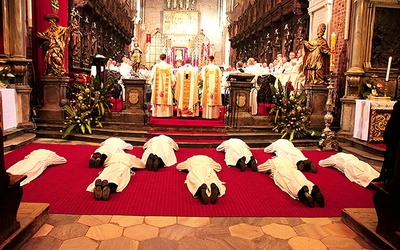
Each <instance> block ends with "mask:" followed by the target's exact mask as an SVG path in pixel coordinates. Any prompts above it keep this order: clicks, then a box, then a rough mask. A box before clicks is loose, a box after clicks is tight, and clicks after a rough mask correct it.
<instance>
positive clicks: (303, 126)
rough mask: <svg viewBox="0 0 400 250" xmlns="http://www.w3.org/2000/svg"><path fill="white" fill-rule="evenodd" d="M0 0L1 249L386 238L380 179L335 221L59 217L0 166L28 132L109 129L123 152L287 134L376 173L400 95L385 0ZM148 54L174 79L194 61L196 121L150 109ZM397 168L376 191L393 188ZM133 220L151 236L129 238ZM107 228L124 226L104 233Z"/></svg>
mask: <svg viewBox="0 0 400 250" xmlns="http://www.w3.org/2000/svg"><path fill="white" fill-rule="evenodd" d="M0 6H1V12H0V13H1V20H2V22H1V28H0V34H1V39H0V92H1V95H0V96H1V102H0V103H1V109H0V110H1V116H0V119H1V126H2V133H3V136H2V138H3V145H4V146H3V147H2V148H3V149H2V150H3V151H2V154H1V155H2V157H3V158H2V160H0V165H1V166H0V197H1V200H2V201H1V202H0V210H1V211H0V213H1V214H2V215H4V214H6V215H7V216H10V214H11V216H10V217H11V219H8V218H7V219H3V218H5V217H2V219H0V222H1V225H0V231H3V232H4V233H0V249H41V248H47V249H65V248H73V247H76V248H77V249H83V248H90V249H100V248H102V249H107V248H111V247H115V246H118V247H121V248H129V249H149V248H157V249H159V248H164V247H165V248H170V249H178V248H180V249H187V248H189V247H194V248H196V249H203V248H205V247H209V248H212V249H221V248H222V249H243V248H249V249H253V248H254V249H261V248H271V249H310V248H309V247H310V246H311V245H310V244H315V245H314V246H315V249H344V248H357V249H371V248H372V249H398V248H400V238H399V234H398V232H399V224H400V223H399V221H400V220H399V218H398V215H396V213H395V211H398V210H397V206H399V204H398V200H399V196H398V195H399V193H398V192H399V191H398V190H400V189H395V188H392V189H389V188H388V187H387V186H385V185H384V184H376V185H375V186H374V187H373V189H374V190H376V194H374V195H373V198H372V196H371V199H373V203H374V205H375V208H370V210H366V208H363V209H361V208H349V209H348V210H346V209H347V208H343V215H342V217H329V216H326V217H311V218H309V217H303V218H298V217H279V218H278V217H212V216H210V217H207V216H205V217H197V216H196V217H195V216H192V217H180V216H176V217H168V216H139V215H129V216H128V215H127V216H126V217H124V216H119V215H95V214H89V215H82V214H73V215H66V214H52V213H50V214H49V211H48V210H49V209H48V206H46V205H43V204H40V203H37V204H36V203H29V202H22V203H21V198H22V188H21V187H20V186H19V185H20V182H21V181H22V180H23V178H24V177H22V176H19V177H18V176H13V175H10V174H8V173H7V172H6V169H7V168H8V167H9V166H5V164H4V159H6V160H7V154H8V153H10V152H12V151H14V150H17V149H18V148H21V147H23V146H24V145H27V144H29V143H32V142H33V143H35V142H36V143H49V144H65V145H99V143H101V142H102V141H104V140H105V139H107V138H110V137H120V138H123V139H124V140H125V141H127V142H128V143H130V144H132V145H133V146H135V147H136V146H143V144H144V143H146V142H147V141H148V140H149V138H150V137H152V136H155V135H157V133H165V134H168V135H169V136H171V137H172V138H173V139H174V140H176V141H179V147H181V148H194V149H196V150H202V149H206V148H216V147H217V146H218V145H219V144H220V142H221V141H224V140H228V139H230V138H239V139H242V140H244V141H245V142H246V143H247V144H248V145H249V146H250V147H251V148H254V149H261V148H263V147H265V146H266V145H268V144H271V143H273V142H274V141H276V140H278V139H281V138H286V139H289V138H290V141H292V142H293V144H294V145H296V147H299V148H302V149H315V150H319V151H334V152H339V151H340V152H346V153H349V154H353V155H356V156H357V157H358V158H359V159H361V160H363V161H365V162H367V163H368V164H370V165H371V166H372V167H373V168H374V169H375V170H376V171H378V172H381V171H382V164H383V163H384V161H385V160H386V155H387V152H386V151H388V150H386V149H387V148H386V147H387V141H386V140H384V139H385V138H384V137H385V129H386V125H387V124H388V122H389V120H390V119H392V120H395V119H397V120H398V118H397V116H396V117H394V115H393V114H394V112H393V113H392V111H393V110H394V108H393V107H394V105H395V104H396V102H397V101H398V99H399V98H400V93H399V92H398V88H399V76H400V71H399V65H400V46H399V45H398V44H397V42H398V41H400V39H398V38H396V37H398V36H399V34H400V32H399V27H398V26H396V25H393V23H398V22H397V21H396V20H397V18H400V15H399V14H400V8H399V6H400V3H399V2H397V1H389V0H379V1H378V0H360V1H351V0H213V1H205V0H153V1H146V0H68V1H59V0H13V1H10V0H8V1H1V3H0ZM160 55H164V56H165V60H162V61H164V62H165V63H166V64H167V65H168V67H170V68H171V72H172V74H173V75H175V77H176V76H177V75H178V72H179V69H180V68H181V67H184V66H186V65H190V67H193V68H195V69H196V70H197V72H198V77H199V78H197V76H196V78H195V79H196V84H195V85H196V95H195V96H196V99H195V100H196V101H197V102H198V104H197V103H196V105H198V106H196V108H197V109H199V110H200V112H199V110H197V116H199V117H190V118H188V119H187V118H186V117H185V118H183V117H179V114H180V113H182V110H181V107H180V106H179V105H180V101H179V100H177V99H171V102H172V103H171V104H169V105H170V106H171V113H172V115H171V116H170V117H167V118H165V117H161V118H160V117H157V115H155V114H157V113H156V112H155V111H154V110H155V109H156V103H155V102H154V99H153V94H154V93H153V92H156V91H155V87H154V86H155V85H156V81H157V80H154V79H157V78H156V77H155V76H154V75H157V74H156V73H154V72H155V70H154V69H156V68H157V65H159V63H160V58H161V57H160ZM210 58H214V59H213V62H212V63H210V60H211V59H210ZM283 60H284V61H283ZM211 61H212V60H211ZM282 61H283V62H282ZM285 62H286V63H287V64H285ZM209 64H215V65H216V66H218V68H219V71H220V72H221V77H220V78H221V79H219V78H218V83H220V84H218V85H221V90H220V92H219V95H220V96H222V101H221V103H220V104H218V105H219V106H218V105H217V109H218V110H217V111H216V112H217V114H218V115H217V118H213V119H206V118H204V116H203V118H201V114H202V113H206V110H207V108H206V105H205V104H204V105H203V106H201V105H200V104H203V101H202V102H201V101H200V100H203V99H202V95H205V94H203V93H202V91H203V88H204V89H206V87H205V86H206V84H205V83H206V81H207V80H206V78H207V79H208V76H207V77H204V76H203V77H201V70H202V69H204V68H207V66H208V65H209ZM238 65H243V68H244V72H245V73H241V71H240V72H239V68H241V67H239V66H238ZM270 65H272V66H270ZM284 65H289V66H284ZM253 69H254V70H255V71H254V70H253ZM289 69H290V73H288V71H289ZM153 71H154V72H153ZM187 72H188V71H186V79H187V78H188V77H187ZM177 81H179V80H178V79H177ZM197 83H198V84H197ZM197 85H198V86H197ZM163 86H164V85H163ZM197 88H199V89H198V90H197ZM282 88H283V90H282ZM292 88H294V89H292ZM172 89H173V91H174V92H173V93H174V94H176V93H175V85H174V87H173V88H172ZM286 91H289V92H290V94H289V92H286ZM176 92H177V91H176ZM88 93H89V94H88ZM187 95H188V94H187ZM257 95H258V96H257ZM161 97H163V96H161ZM174 98H175V97H174ZM190 98H192V97H190ZM210 99H213V97H211V98H210ZM82 100H83V101H82ZM282 100H284V101H283V102H282ZM85 101H87V103H86V102H85ZM290 101H292V103H291V102H290ZM286 102H287V103H291V104H285V103H286ZM78 103H80V105H78ZM282 103H284V104H282ZM186 108H187V107H186ZM198 113H200V115H198ZM214 113H215V112H214ZM397 115H400V114H397ZM299 117H300V118H299ZM285 119H286V120H285ZM292 119H293V120H292ZM296 119H297V120H296ZM293 121H294V122H293ZM397 122H398V121H397ZM397 125H398V123H397ZM160 131H161V132H160ZM396 143H398V142H396ZM396 146H397V144H396ZM392 154H393V155H396V156H398V150H396V149H395V150H394V151H392ZM21 158H23V156H22V155H21ZM397 158H398V157H397ZM397 162H400V160H397ZM393 165H394V163H393ZM398 167H400V165H399V163H396V167H394V166H393V168H394V169H395V170H393V171H394V174H393V175H394V177H392V179H389V180H388V182H389V183H391V186H390V187H393V186H394V185H396V187H397V185H398V184H399V183H400V181H399V179H398V177H400V175H399V173H400V172H399V171H397V168H398ZM18 178H19V179H18ZM390 181H392V182H390ZM385 184H387V183H385ZM11 187H12V188H11ZM14 189H15V190H14ZM10 190H11V191H10ZM393 190H395V191H393ZM13 192H14V193H13ZM10 197H12V198H10ZM11 203H12V205H10V204H11ZM3 207H5V208H6V209H3ZM50 207H51V204H50ZM2 210H4V211H2ZM39 210H41V211H40V212H39ZM375 210H376V211H375ZM37 213H40V215H36V214H37ZM31 217H36V218H35V219H33V220H31V219H30V218H31ZM17 220H18V221H17ZM135 220H136V221H138V222H137V223H136V222H132V221H135ZM6 221H7V222H6ZM360 221H361V222H360ZM131 223H132V224H131ZM383 224H388V225H389V226H386V227H385V226H382V225H383ZM83 225H84V226H83ZM116 225H118V226H119V227H121V228H122V229H121V228H118V229H117V230H115V229H114V227H115V226H116ZM134 225H136V226H137V228H135V230H133V229H132V228H131V227H132V226H134ZM171 225H173V226H172V227H171V228H170V226H171ZM136 226H135V227H136ZM236 226H237V227H236ZM269 227H271V228H273V230H272V233H270V234H268V233H265V231H266V230H267V229H266V228H269ZM377 227H378V229H376V228H377ZM131 229H132V231H141V232H142V231H143V232H148V233H149V234H152V233H154V234H155V236H154V237H147V236H145V235H146V233H142V235H139V236H138V235H135V237H133V236H132V235H133V233H132V232H131V233H129V232H130V230H131ZM235 229H236V230H237V231H235ZM74 230H75V232H76V235H75V236H73V233H71V232H73V231H74ZM80 230H81V231H82V232H83V231H84V232H83V233H82V234H79V236H77V235H78V233H77V232H78V231H80ZM92 230H93V231H92ZM96 230H97V231H96ZM118 230H122V231H124V233H122V234H120V235H118V236H115V237H113V236H110V238H108V236H109V235H108V234H112V233H114V232H116V231H118ZM21 231H23V232H21ZM153 231H155V232H153ZM263 231H264V233H265V235H264V233H263ZM249 232H252V233H249ZM260 232H261V233H260ZM292 232H293V233H294V234H295V235H296V236H290V235H291V233H292ZM258 233H260V234H261V235H262V237H261V236H254V235H256V234H258ZM188 235H189V236H188ZM238 235H239V236H238ZM64 236H65V237H64ZM225 238H226V239H225ZM167 239H168V240H167ZM114 240H115V241H114ZM171 242H173V243H171ZM24 244H25V245H24ZM114 244H115V245H114Z"/></svg>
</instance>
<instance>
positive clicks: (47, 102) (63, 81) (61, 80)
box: [38, 76, 69, 122]
mask: <svg viewBox="0 0 400 250" xmlns="http://www.w3.org/2000/svg"><path fill="white" fill-rule="evenodd" d="M41 81H42V83H43V107H42V108H40V109H39V110H38V117H39V119H40V120H41V121H52V122H54V121H60V122H61V121H63V120H64V108H63V107H62V106H63V105H64V104H66V103H67V85H68V81H69V77H46V76H45V77H42V78H41Z"/></svg>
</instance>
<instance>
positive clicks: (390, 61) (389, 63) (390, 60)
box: [386, 56, 392, 81]
mask: <svg viewBox="0 0 400 250" xmlns="http://www.w3.org/2000/svg"><path fill="white" fill-rule="evenodd" d="M390 65H392V57H391V56H390V57H389V62H388V66H387V71H386V81H389V74H390Z"/></svg>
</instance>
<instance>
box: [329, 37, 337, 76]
mask: <svg viewBox="0 0 400 250" xmlns="http://www.w3.org/2000/svg"><path fill="white" fill-rule="evenodd" d="M335 47H336V34H335V32H333V33H332V35H331V58H330V59H331V60H330V66H329V71H331V72H333V70H334V69H335Z"/></svg>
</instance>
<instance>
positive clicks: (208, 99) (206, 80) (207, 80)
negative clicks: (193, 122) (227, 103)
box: [201, 56, 222, 119]
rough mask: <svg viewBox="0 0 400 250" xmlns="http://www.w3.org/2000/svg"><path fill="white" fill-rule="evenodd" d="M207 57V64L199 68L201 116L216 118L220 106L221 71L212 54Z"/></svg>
mask: <svg viewBox="0 0 400 250" xmlns="http://www.w3.org/2000/svg"><path fill="white" fill-rule="evenodd" d="M209 59H210V62H209V64H208V65H206V66H204V67H203V68H202V69H201V78H202V80H203V92H202V96H201V106H202V107H203V115H202V117H203V118H205V119H218V117H219V112H220V109H221V106H222V96H221V79H222V72H221V70H220V68H219V67H218V66H217V65H215V64H214V56H210V57H209Z"/></svg>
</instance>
